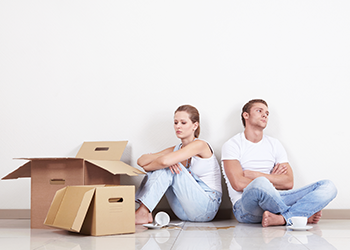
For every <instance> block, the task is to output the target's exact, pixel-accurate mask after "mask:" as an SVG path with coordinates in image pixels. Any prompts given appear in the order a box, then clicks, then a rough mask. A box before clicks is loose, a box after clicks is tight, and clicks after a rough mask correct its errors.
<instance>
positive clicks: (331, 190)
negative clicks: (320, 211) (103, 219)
mask: <svg viewBox="0 0 350 250" xmlns="http://www.w3.org/2000/svg"><path fill="white" fill-rule="evenodd" d="M320 183H321V185H322V186H323V188H324V190H325V193H326V194H327V195H329V197H330V199H334V198H335V197H336V196H337V193H338V190H337V187H336V186H335V185H334V183H333V182H332V181H331V180H322V181H320Z"/></svg>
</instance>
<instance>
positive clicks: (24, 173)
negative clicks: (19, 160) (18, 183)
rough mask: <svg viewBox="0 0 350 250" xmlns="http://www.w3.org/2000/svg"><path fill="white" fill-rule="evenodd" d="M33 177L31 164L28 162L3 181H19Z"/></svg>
mask: <svg viewBox="0 0 350 250" xmlns="http://www.w3.org/2000/svg"><path fill="white" fill-rule="evenodd" d="M30 176H31V162H30V161H29V162H27V163H25V164H24V165H22V166H21V167H19V168H17V169H16V170H15V171H13V172H11V173H9V174H8V175H6V176H5V177H3V178H2V180H9V179H18V178H25V177H30Z"/></svg>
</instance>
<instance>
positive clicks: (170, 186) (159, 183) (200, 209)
mask: <svg viewBox="0 0 350 250" xmlns="http://www.w3.org/2000/svg"><path fill="white" fill-rule="evenodd" d="M179 165H180V166H181V169H182V171H181V172H180V173H179V174H173V173H171V171H170V169H169V168H164V169H159V170H156V171H152V172H148V173H147V175H146V176H145V177H144V179H143V180H142V183H141V185H140V187H139V189H138V190H137V192H136V198H135V199H136V201H137V202H142V203H143V204H144V205H145V206H146V207H147V208H148V210H149V211H151V212H152V211H153V209H154V208H155V207H156V205H157V204H158V203H159V201H160V199H161V198H162V197H163V195H164V193H165V195H166V197H167V200H168V203H169V205H170V207H171V209H172V210H173V212H174V213H175V215H176V216H177V217H178V218H179V219H180V220H185V221H202V222H203V221H211V220H212V219H213V218H214V217H215V215H216V213H217V211H218V209H219V206H220V203H221V196H222V194H221V193H220V192H218V191H215V190H212V189H211V188H209V187H208V186H207V185H206V184H205V183H204V182H203V181H201V180H200V179H199V178H198V177H197V176H196V175H195V174H193V173H191V168H190V169H189V170H187V169H186V168H185V167H184V166H183V165H182V164H179Z"/></svg>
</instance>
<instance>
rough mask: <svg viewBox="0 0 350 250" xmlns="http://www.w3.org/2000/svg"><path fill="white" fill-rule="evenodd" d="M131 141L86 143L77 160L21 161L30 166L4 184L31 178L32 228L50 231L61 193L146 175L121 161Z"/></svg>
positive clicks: (12, 174)
mask: <svg viewBox="0 0 350 250" xmlns="http://www.w3.org/2000/svg"><path fill="white" fill-rule="evenodd" d="M126 144H127V141H109V142H84V143H83V145H82V146H81V148H80V150H79V152H78V153H77V155H76V157H70V158H63V157H62V158H46V157H45V158H18V159H24V160H28V162H27V163H25V164H24V165H22V166H21V167H19V168H18V169H16V170H15V171H13V172H12V173H10V174H8V175H7V176H5V177H3V178H2V179H3V180H7V179H17V178H24V177H31V228H47V227H46V226H44V224H43V223H44V220H45V216H46V214H47V212H48V211H49V208H50V205H51V201H52V199H53V197H54V195H55V193H56V191H58V190H59V189H61V188H63V187H66V186H74V185H99V184H112V185H119V184H120V175H121V174H127V175H129V176H136V175H139V174H144V173H143V172H142V171H140V170H138V169H137V168H134V167H132V166H130V165H128V164H126V163H124V162H122V161H120V158H121V156H122V154H123V151H124V149H125V147H126Z"/></svg>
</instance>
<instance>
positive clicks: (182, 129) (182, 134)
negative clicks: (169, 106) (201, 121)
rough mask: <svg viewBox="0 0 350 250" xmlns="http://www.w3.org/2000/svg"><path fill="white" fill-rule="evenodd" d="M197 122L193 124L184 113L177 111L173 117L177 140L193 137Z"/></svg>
mask: <svg viewBox="0 0 350 250" xmlns="http://www.w3.org/2000/svg"><path fill="white" fill-rule="evenodd" d="M197 127H198V122H195V123H193V122H192V121H191V119H190V117H189V115H188V113H187V112H186V111H178V112H176V113H175V116H174V129H175V132H176V136H177V137H178V138H179V139H184V138H187V137H191V136H193V137H194V131H195V130H196V129H197Z"/></svg>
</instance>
